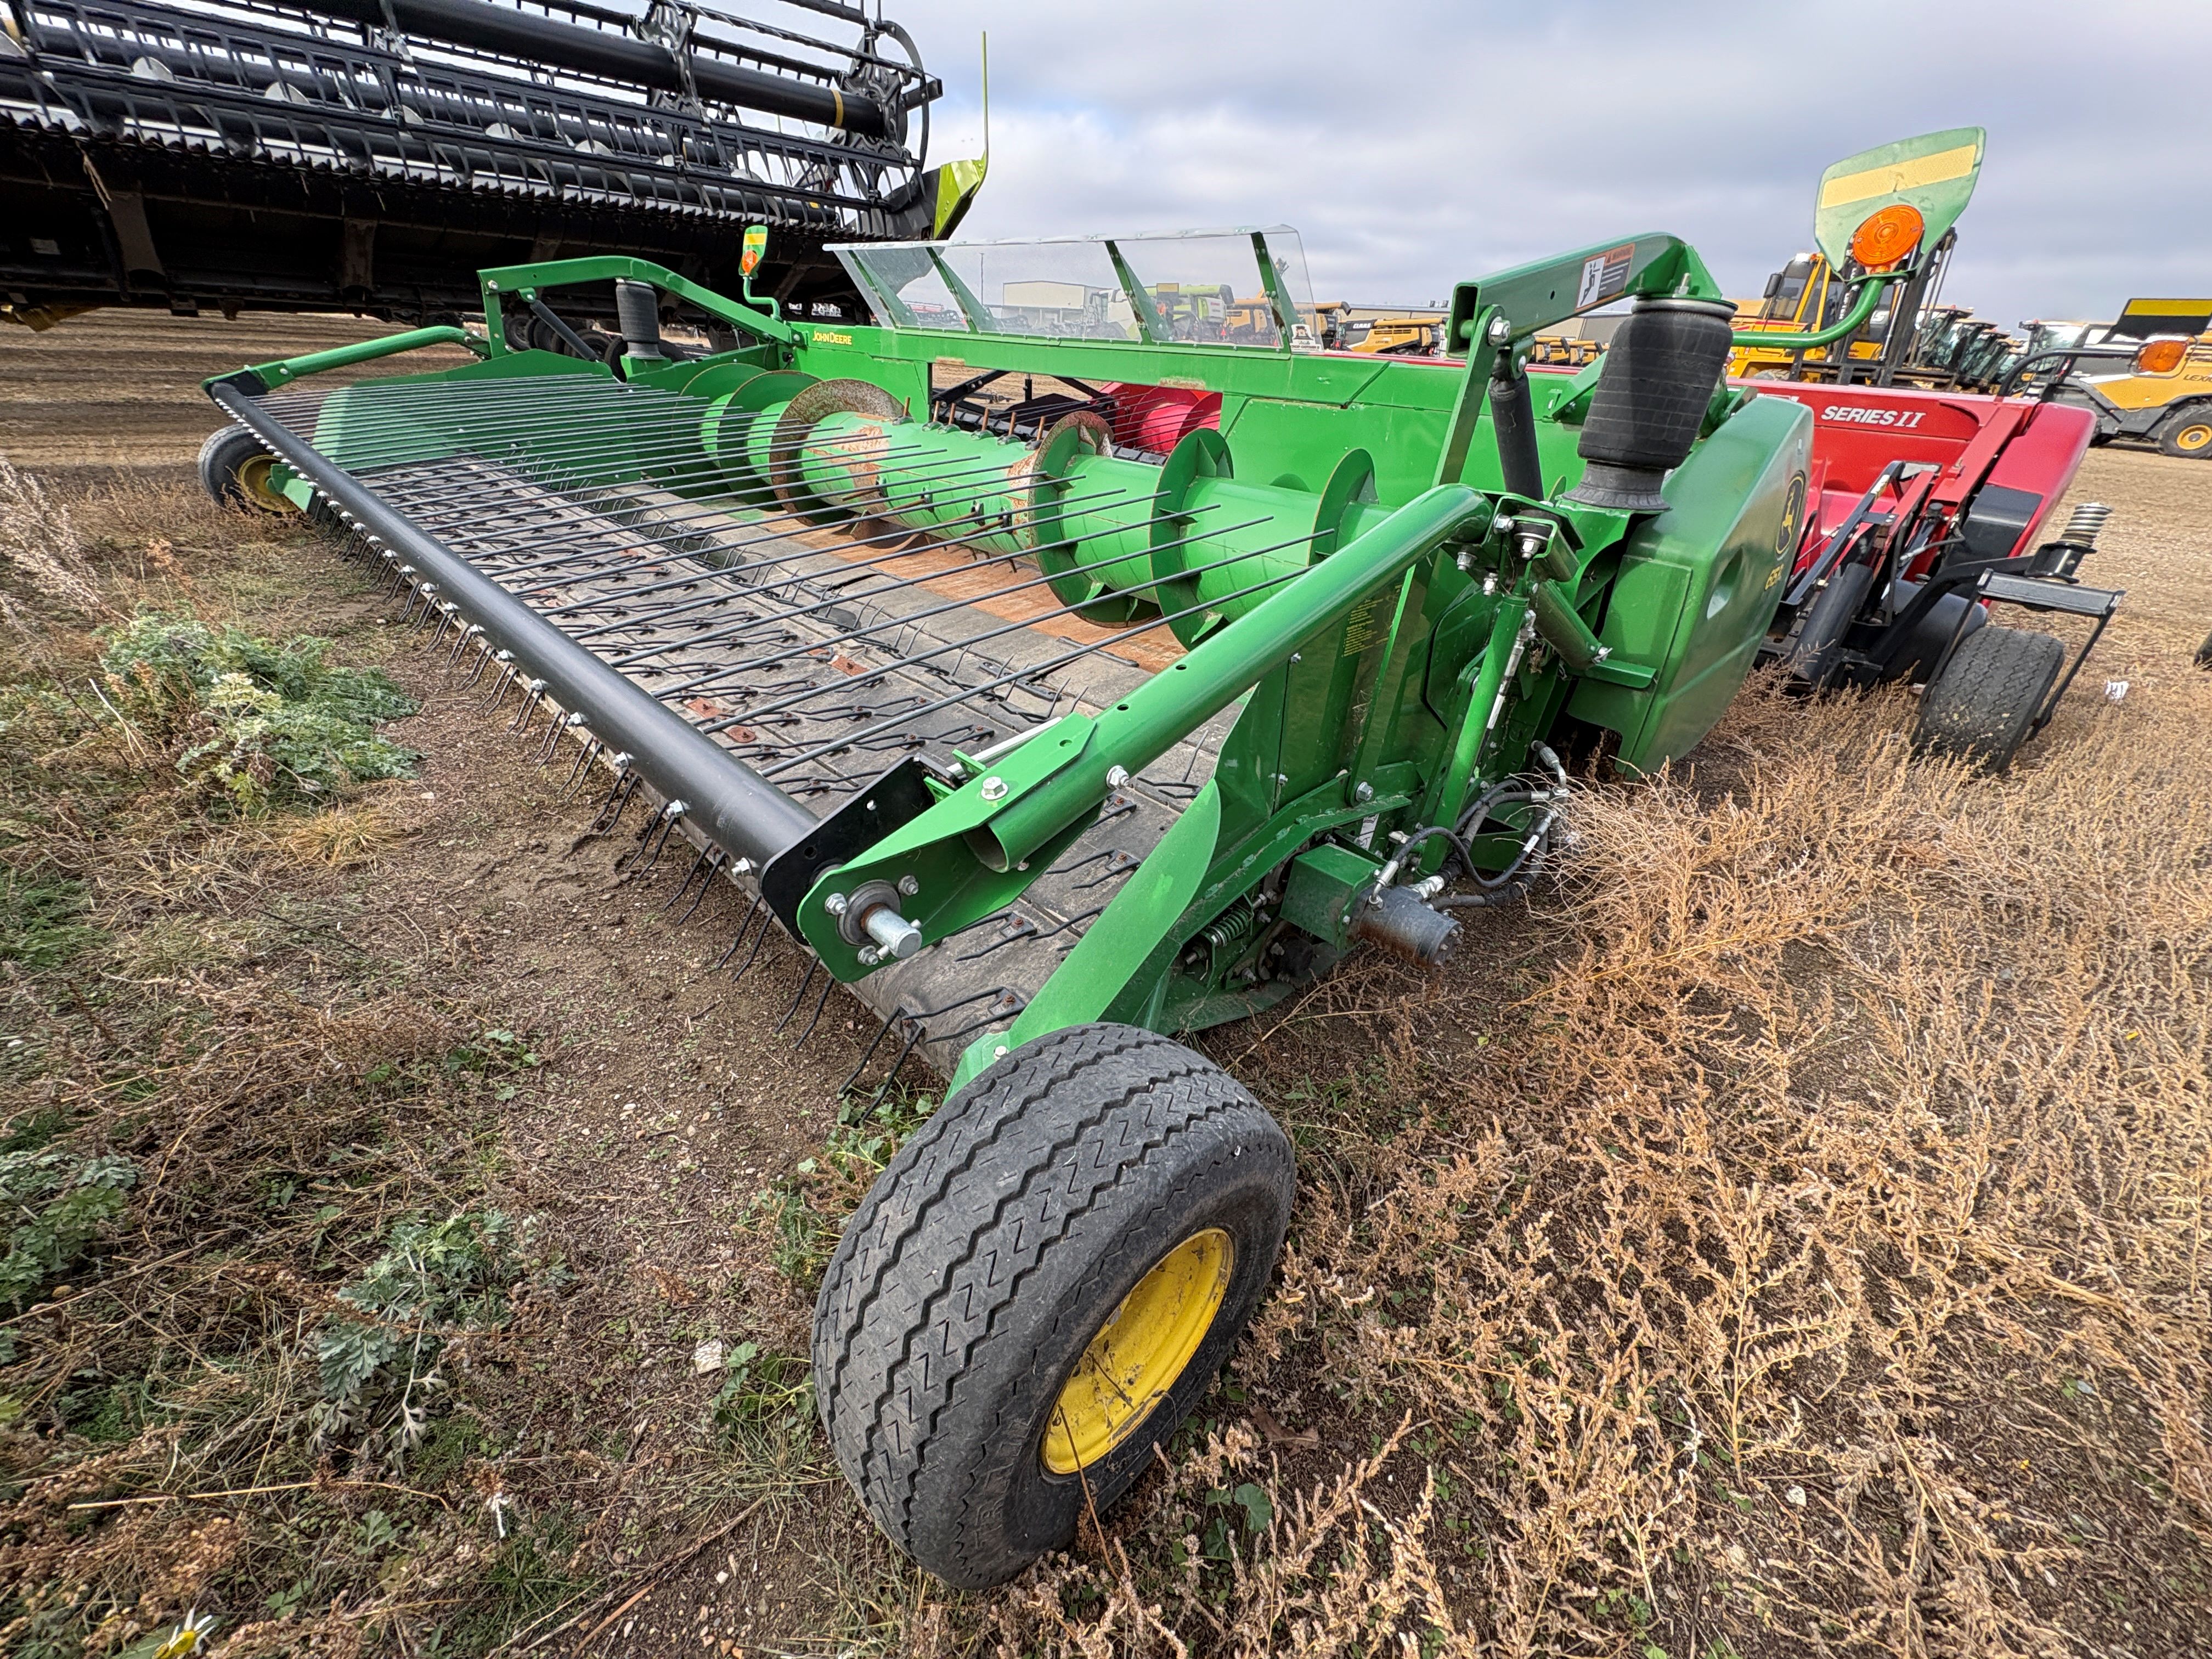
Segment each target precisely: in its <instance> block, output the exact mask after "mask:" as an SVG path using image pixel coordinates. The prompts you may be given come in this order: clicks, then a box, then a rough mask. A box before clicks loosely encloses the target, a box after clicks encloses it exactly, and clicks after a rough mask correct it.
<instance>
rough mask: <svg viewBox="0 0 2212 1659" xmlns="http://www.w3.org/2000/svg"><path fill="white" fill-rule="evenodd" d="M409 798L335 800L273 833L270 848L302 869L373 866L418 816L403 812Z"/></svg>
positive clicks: (378, 795) (381, 794)
mask: <svg viewBox="0 0 2212 1659" xmlns="http://www.w3.org/2000/svg"><path fill="white" fill-rule="evenodd" d="M413 798H414V792H413V791H412V790H411V789H410V791H409V792H408V793H407V794H406V795H404V796H403V795H402V794H400V793H397V792H394V791H392V790H376V791H374V792H372V793H369V794H368V795H367V796H366V797H365V798H364V799H359V800H350V801H340V802H338V803H337V804H336V805H331V806H326V807H325V808H324V809H323V810H322V811H319V812H316V813H314V814H313V815H311V816H309V817H301V818H295V819H294V820H292V821H291V822H289V823H286V824H285V825H284V826H283V828H282V829H278V830H276V831H275V832H274V835H273V836H272V839H273V840H274V842H276V846H277V847H278V848H281V849H282V850H283V851H284V852H285V853H287V854H289V855H290V856H292V857H293V858H295V859H297V860H300V861H301V863H302V864H310V865H319V866H322V867H324V868H325V869H331V870H353V869H360V868H362V867H365V866H374V864H376V863H377V862H378V861H379V860H380V859H382V858H383V857H384V855H385V854H387V853H389V852H390V851H392V848H396V847H398V845H399V844H400V843H401V842H404V841H405V840H406V838H407V836H409V834H410V832H411V831H412V830H413V829H414V828H415V824H416V820H417V819H418V818H419V817H420V814H419V813H416V812H412V811H410V810H409V803H410V799H413Z"/></svg>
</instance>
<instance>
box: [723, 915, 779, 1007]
mask: <svg viewBox="0 0 2212 1659" xmlns="http://www.w3.org/2000/svg"><path fill="white" fill-rule="evenodd" d="M754 903H755V904H756V906H757V908H759V910H760V912H761V925H760V931H759V932H758V933H755V934H754V935H753V948H752V949H751V950H750V951H746V952H745V959H744V962H742V963H739V964H738V970H737V971H736V972H735V973H733V974H732V975H730V983H731V984H732V985H734V984H736V983H737V982H738V981H739V980H741V979H743V978H744V976H745V975H746V974H748V973H749V972H750V971H751V969H752V965H753V963H754V962H755V961H756V960H757V958H758V957H759V956H760V950H761V946H762V945H765V944H767V943H768V930H769V927H770V926H771V925H772V924H773V923H774V922H775V912H774V911H772V910H770V909H769V907H768V901H767V900H766V899H765V898H762V899H757V900H755V901H754ZM738 938H740V939H743V938H744V929H742V928H740V929H739V930H738ZM736 948H737V947H736V946H735V945H732V947H731V949H732V950H735V949H736Z"/></svg>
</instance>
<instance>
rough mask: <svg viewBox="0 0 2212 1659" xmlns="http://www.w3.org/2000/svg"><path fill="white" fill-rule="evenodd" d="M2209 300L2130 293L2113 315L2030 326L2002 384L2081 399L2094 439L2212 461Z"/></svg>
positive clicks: (2211, 304) (2003, 388)
mask: <svg viewBox="0 0 2212 1659" xmlns="http://www.w3.org/2000/svg"><path fill="white" fill-rule="evenodd" d="M2208 324H2212V300H2158V299H2137V300H2130V301H2128V302H2127V304H2126V306H2125V307H2123V308H2122V309H2121V312H2120V314H2119V316H2118V319H2116V320H2114V321H2112V322H2110V323H2105V324H2093V323H2075V324H2045V323H2031V324H2029V325H2027V328H2028V331H2029V332H2028V338H2027V343H2025V344H2024V345H2023V346H2021V349H2019V350H2018V351H2016V352H2015V353H2014V354H2013V356H2011V357H2010V358H2009V359H2008V361H2007V362H2005V364H2004V370H2003V374H2002V378H2001V380H2000V381H1999V383H1998V386H1997V390H1998V391H2000V392H2022V393H2026V392H2033V393H2034V394H2035V395H2037V396H2039V397H2041V398H2051V399H2056V400H2057V401H2058V402H2061V403H2069V404H2075V405H2077V406H2079V407H2081V408H2083V409H2086V410H2089V411H2090V412H2091V413H2092V414H2093V415H2094V416H2095V417H2096V422H2097V427H2096V437H2095V439H2094V440H2093V441H2095V442H2097V443H2109V442H2111V441H2112V440H2113V439H2115V438H2141V439H2148V440H2150V441H2154V442H2155V443H2156V444H2157V445H2158V447H2159V448H2160V451H2161V452H2162V453H2166V454H2168V455H2173V456H2178V457H2179V458H2181V459H2185V460H2212V332H2208V331H2207V325H2208Z"/></svg>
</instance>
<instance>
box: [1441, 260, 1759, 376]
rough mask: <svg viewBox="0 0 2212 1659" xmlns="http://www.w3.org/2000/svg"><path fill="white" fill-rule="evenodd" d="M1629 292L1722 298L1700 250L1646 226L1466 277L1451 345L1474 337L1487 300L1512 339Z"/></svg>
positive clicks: (1456, 292) (1454, 311)
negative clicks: (1623, 235) (1473, 277)
mask: <svg viewBox="0 0 2212 1659" xmlns="http://www.w3.org/2000/svg"><path fill="white" fill-rule="evenodd" d="M1626 295H1640V296H1650V297H1652V298H1666V297H1668V296H1670V295H1671V296H1673V297H1674V298H1677V299H1685V300H1717V299H1720V298H1722V297H1723V296H1722V294H1721V288H1720V284H1719V283H1717V282H1715V281H1714V280H1713V274H1712V272H1711V271H1710V270H1706V269H1705V261H1704V260H1702V259H1700V258H1699V257H1698V252H1697V250H1696V249H1695V248H1693V247H1692V246H1690V245H1689V244H1688V243H1687V242H1686V241H1684V240H1682V239H1681V238H1680V237H1679V236H1670V235H1668V234H1667V233H1666V232H1664V231H1656V230H1654V231H1645V232H1644V233H1643V234H1641V235H1637V236H1631V237H1627V238H1626V239H1624V240H1620V241H1617V242H1613V243H1610V244H1608V243H1604V242H1599V243H1595V244H1593V245H1592V246H1589V247H1585V248H1577V250H1576V251H1575V252H1572V253H1562V254H1557V255H1554V256H1553V258H1548V259H1538V260H1534V261H1533V262H1532V263H1530V264H1525V265H1515V266H1513V267H1511V268H1510V269H1509V270H1500V271H1495V272H1493V273H1492V274H1491V275H1490V276H1484V277H1481V278H1480V279H1479V280H1477V281H1475V282H1472V283H1460V284H1459V286H1458V287H1456V288H1455V289H1453V290H1452V304H1451V323H1450V327H1449V331H1448V332H1447V333H1446V335H1445V339H1446V340H1447V341H1448V342H1449V345H1448V346H1447V349H1449V350H1452V351H1457V350H1459V349H1461V348H1462V347H1463V346H1466V345H1468V344H1470V343H1473V341H1474V337H1475V335H1474V329H1475V313H1476V311H1477V310H1478V309H1479V308H1480V307H1484V306H1494V307H1497V308H1498V311H1499V313H1502V314H1503V315H1504V318H1505V320H1506V324H1507V327H1508V329H1509V331H1510V332H1509V333H1508V335H1507V338H1509V339H1512V340H1525V339H1527V338H1528V337H1530V336H1531V335H1533V334H1534V333H1536V332H1537V331H1539V330H1541V329H1547V328H1549V327H1551V326H1552V325H1553V324H1555V323H1563V322H1565V320H1566V319H1568V318H1570V317H1573V316H1576V315H1578V314H1579V313H1583V312H1585V311H1592V310H1595V309H1596V307H1599V306H1601V305H1609V304H1611V303H1612V302H1613V301H1615V300H1618V299H1621V298H1623V297H1624V296H1626ZM1499 343H1502V342H1499Z"/></svg>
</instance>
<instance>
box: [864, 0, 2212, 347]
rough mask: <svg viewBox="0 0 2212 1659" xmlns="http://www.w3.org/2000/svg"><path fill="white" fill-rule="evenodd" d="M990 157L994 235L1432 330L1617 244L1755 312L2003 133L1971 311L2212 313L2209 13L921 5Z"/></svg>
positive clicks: (2044, 1)
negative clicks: (1201, 244) (1263, 280)
mask: <svg viewBox="0 0 2212 1659" xmlns="http://www.w3.org/2000/svg"><path fill="white" fill-rule="evenodd" d="M892 15H895V16H897V17H899V18H900V19H901V20H902V21H904V22H905V23H906V24H907V26H908V27H909V28H910V29H912V30H913V31H914V32H915V34H916V36H917V37H918V39H919V40H920V41H921V46H922V49H923V51H924V52H925V54H926V56H927V59H928V61H929V63H930V64H931V66H932V67H933V69H934V70H936V71H937V72H938V73H939V74H940V75H942V76H944V77H945V82H946V86H947V91H948V95H947V97H946V99H945V102H944V103H943V104H942V105H940V106H939V110H938V112H937V131H936V137H935V139H934V141H933V154H934V155H935V157H936V158H937V159H940V160H941V159H944V158H945V157H948V156H951V155H963V154H964V155H973V154H974V153H975V151H976V150H977V149H979V148H980V146H981V119H980V107H979V105H978V103H977V99H976V93H977V85H978V76H977V72H976V67H975V56H976V39H977V36H978V34H979V33H981V31H982V30H984V29H988V30H989V32H990V36H991V60H992V62H991V89H992V140H993V146H992V148H993V154H992V174H991V179H990V182H989V184H988V185H987V186H986V187H985V191H984V194H983V197H982V200H981V203H980V204H978V207H977V210H976V211H975V215H974V216H973V217H972V218H971V219H970V220H969V223H968V224H967V225H966V226H964V227H963V235H968V236H977V237H985V236H1022V235H1042V234H1067V233H1071V232H1090V231H1106V230H1121V231H1129V230H1137V229H1161V228H1188V227H1193V226H1204V225H1220V224H1237V223H1250V224H1267V223H1274V222H1287V223H1290V224H1293V225H1296V226H1297V228H1299V229H1300V230H1301V231H1302V232H1303V233H1304V239H1305V246H1306V253H1307V258H1308V261H1309V264H1310V267H1311V270H1312V275H1313V283H1314V288H1315V290H1316V293H1317V294H1320V295H1323V296H1324V297H1331V298H1334V297H1349V298H1352V299H1354V300H1376V301H1424V300H1430V299H1435V298H1438V297H1440V296H1442V295H1443V294H1445V293H1446V292H1447V291H1448V290H1449V287H1450V285H1451V283H1453V282H1454V281H1455V280H1457V279H1459V278H1461V277H1465V276H1477V275H1480V273H1482V272H1483V271H1485V270H1495V269H1497V268H1498V267H1500V266H1503V265H1507V264H1513V263H1516V261H1518V260H1521V259H1525V258H1534V257H1537V256H1539V255H1541V254H1544V253H1547V252H1558V251H1561V250H1564V249H1566V248H1570V247H1573V246H1579V245H1581V244H1583V243H1585V242H1589V241H1594V240H1599V239H1601V238H1605V237H1608V236H1611V235H1612V234H1615V233H1616V232H1621V231H1640V230H1650V229H1661V230H1670V231H1674V232H1676V233H1678V234H1681V235H1683V236H1686V237H1687V238H1688V239H1689V240H1691V241H1692V242H1693V243H1694V244H1696V246H1698V248H1699V251H1700V252H1702V253H1703V254H1704V255H1705V258H1706V260H1707V262H1708V264H1711V266H1712V268H1713V270H1714V271H1715V272H1716V274H1717V276H1719V277H1720V278H1721V280H1722V282H1723V285H1724V286H1726V287H1727V289H1729V292H1731V293H1735V294H1756V293H1757V292H1758V291H1759V288H1760V285H1761V284H1762V283H1763V281H1764V279H1765V274H1766V272H1768V271H1769V270H1772V269H1773V268H1774V267H1775V266H1776V265H1777V264H1779V263H1780V262H1781V261H1782V260H1783V259H1784V258H1786V257H1787V256H1788V255H1789V254H1790V253H1791V252H1794V251H1795V250H1796V249H1797V248H1798V247H1800V246H1806V245H1808V243H1809V240H1810V235H1811V222H1812V198H1813V189H1814V181H1815V180H1816V179H1818V177H1819V175H1820V170H1821V169H1822V168H1823V167H1826V165H1827V164H1828V163H1829V162H1830V161H1834V160H1836V159H1837V158H1838V156H1841V155H1847V154H1850V153H1851V152H1852V151H1855V150H1858V149H1863V148H1865V147H1867V146H1868V145H1870V144H1875V143H1882V142H1884V141H1886V140H1888V139H1892V138H1899V137H1906V136H1908V135H1910V134H1912V133H1917V132H1923V131H1932V130H1935V129H1937V128H1942V127H1948V126H1963V125H1982V126H1985V127H1987V128H1988V129H1989V135H1990V137H1989V150H1988V155H1987V158H1986V160H1985V161H1984V167H1983V173H1982V180H1981V185H1980V189H1979V191H1978V194H1977V196H1976V197H1975V200H1974V202H1973V204H1972V206H1971V207H1970V208H1968V210H1967V211H1966V217H1965V218H1964V219H1963V220H1962V221H1961V222H1960V251H1959V255H1958V257H1957V259H1956V261H1955V262H1954V267H1953V275H1952V277H1951V282H1950V285H1949V289H1948V297H1950V298H1953V299H1955V300H1958V301H1961V302H1964V303H1967V304H1971V305H1972V306H1973V307H1975V308H1976V310H1977V311H1978V312H1979V313H1981V314H1983V315H1984V316H1987V317H1990V318H1992V319H1996V320H1997V321H1999V322H2001V323H2004V324H2006V325H2010V324H2012V323H2014V322H2015V321H2017V320H2018V319H2021V318H2026V317H2108V316H2110V315H2112V313H2113V312H2114V311H2115V310H2116V309H2117V307H2118V304H2119V302H2120V301H2123V300H2124V299H2125V298H2127V297H2128V296H2129V295H2132V294H2148V293H2168V294H2176V293H2188V294H2205V293H2212V149H2208V147H2207V145H2206V143H2205V142H2204V135H2203V131H2201V125H2202V119H2201V118H2202V110H2203V97H2202V95H2201V91H2200V90H2199V88H2197V84H2196V82H2197V79H2198V78H2199V77H2201V75H2202V72H2203V65H2204V64H2207V63H2212V7H2207V6H2205V5H2203V4H2201V3H2198V0H2110V3H2106V4H2103V5H2099V6H2088V5H2083V4H2079V3H2072V4H2063V3H2057V0H2013V3H2001V0H1949V3H1941V0H1939V3H1922V4H1911V3H1905V0H1852V3H1848V4H1823V5H1819V6H1811V5H1792V4H1788V3H1767V4H1754V3H1747V0H1743V3H1739V0H1712V3H1706V4H1701V5H1694V6H1689V5H1677V6H1672V7H1668V6H1654V5H1651V4H1649V3H1645V4H1640V5H1638V4H1626V3H1616V0H1562V3H1554V4H1550V5H1529V4H1525V3H1524V4H1521V5H1506V4H1496V3H1478V4H1459V5H1453V4H1444V3H1437V0H1364V3H1358V0H1328V3H1314V0H1276V3H1270V4H1246V3H1233V4H1229V3H1217V4H1206V3H1204V0H1176V3H1169V0H1118V3H1115V4H1114V5H1112V6H1110V7H1109V6H1097V5H1085V6H1074V5H1068V4H1065V3H1049V0H1031V3H1026V4H1024V3H1005V0H939V3H935V4H927V3H916V0H909V3H908V4H905V5H897V4H894V5H893V7H892Z"/></svg>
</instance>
